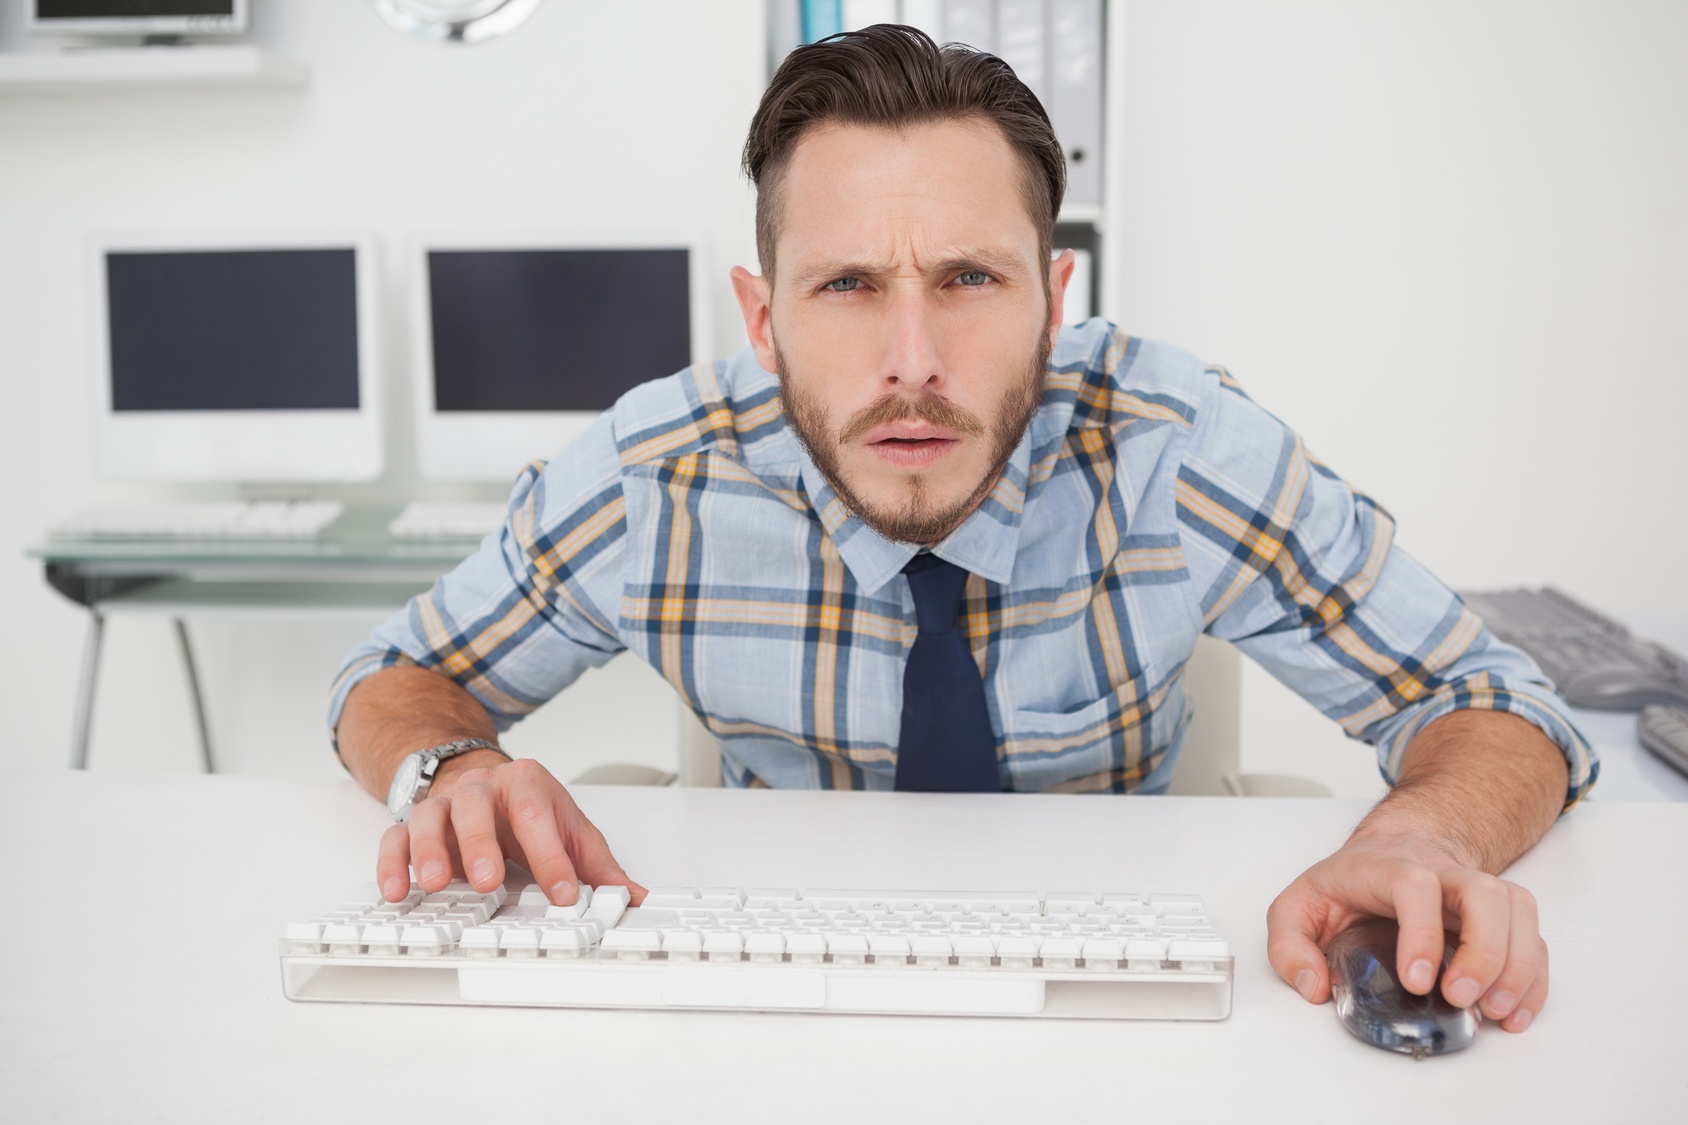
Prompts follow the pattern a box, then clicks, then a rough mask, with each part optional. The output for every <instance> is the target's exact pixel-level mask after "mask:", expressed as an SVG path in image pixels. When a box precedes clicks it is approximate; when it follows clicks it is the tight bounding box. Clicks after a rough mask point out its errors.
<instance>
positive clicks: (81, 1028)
mask: <svg viewBox="0 0 1688 1125" xmlns="http://www.w3.org/2000/svg"><path fill="white" fill-rule="evenodd" d="M8 793H9V795H10V797H11V800H9V801H8V802H7V806H8V807H7V811H6V815H5V816H4V817H0V854H4V855H5V856H6V857H7V860H8V863H9V864H10V866H11V870H12V872H13V874H12V876H11V878H10V879H9V880H8V883H9V886H10V888H11V892H12V893H11V898H12V901H13V908H12V919H13V920H12V923H11V925H9V926H8V927H7V928H6V931H5V932H6V937H5V939H4V945H3V947H0V953H3V957H0V1106H4V1107H5V1110H4V1112H3V1113H0V1116H4V1117H6V1118H8V1119H15V1120H32V1121H33V1120H49V1119H58V1120H76V1121H98V1120H113V1121H115V1120H133V1119H152V1118H157V1119H168V1120H172V1121H219V1122H221V1121H231V1120H257V1119H264V1120H276V1121H298V1120H329V1119H332V1120H354V1121H355V1120H359V1119H360V1118H359V1112H360V1111H366V1112H371V1113H380V1114H382V1115H383V1119H391V1120H401V1121H405V1122H410V1121H432V1120H451V1121H453V1122H459V1123H461V1122H473V1121H475V1120H477V1119H478V1116H479V1114H480V1113H481V1112H482V1111H483V1110H484V1108H485V1107H488V1106H493V1105H496V1106H498V1107H500V1108H501V1109H503V1110H505V1111H506V1112H510V1111H514V1112H516V1113H518V1114H520V1119H522V1120H537V1119H540V1118H538V1117H535V1116H534V1115H535V1114H539V1115H540V1117H543V1118H549V1117H558V1118H561V1117H563V1116H565V1115H566V1116H567V1117H569V1118H579V1119H584V1120H591V1119H593V1118H595V1117H596V1118H606V1119H607V1118H609V1117H610V1115H614V1118H613V1119H615V1120H638V1121H663V1120H676V1121H678V1120H732V1121H757V1120H783V1121H804V1122H808V1121H832V1120H836V1121H851V1122H854V1123H859V1122H860V1120H861V1118H862V1117H863V1115H864V1112H872V1113H873V1116H874V1117H878V1118H882V1119H889V1120H908V1119H917V1118H918V1119H922V1120H927V1121H933V1122H939V1121H942V1122H947V1121H976V1122H996V1121H1031V1120H1037V1119H1041V1118H1042V1117H1043V1116H1044V1115H1045V1113H1046V1111H1047V1109H1048V1107H1049V1106H1050V1105H1051V1104H1058V1105H1062V1106H1066V1107H1070V1108H1071V1109H1072V1110H1073V1111H1075V1112H1074V1116H1075V1117H1076V1118H1077V1119H1078V1120H1086V1121H1099V1120H1124V1119H1126V1118H1128V1117H1129V1118H1133V1119H1151V1118H1150V1116H1149V1115H1158V1116H1159V1118H1160V1119H1162V1120H1176V1121H1258V1120H1276V1119H1290V1118H1291V1117H1292V1116H1293V1119H1294V1120H1296V1121H1298V1122H1308V1121H1333V1122H1342V1123H1343V1125H1353V1123H1354V1122H1355V1121H1366V1122H1371V1121H1377V1122H1388V1121H1403V1122H1406V1121H1411V1122H1413V1123H1414V1125H1422V1122H1425V1121H1430V1120H1470V1121H1478V1120H1486V1121H1526V1120H1528V1121H1572V1120H1576V1121H1582V1122H1587V1121H1615V1120H1636V1121H1653V1120H1665V1119H1677V1120H1680V1114H1681V1111H1682V1107H1683V1105H1684V1104H1685V1100H1684V1080H1683V1077H1682V1068H1681V1058H1680V1054H1681V1052H1680V1047H1681V1044H1682V1031H1681V1015H1682V1013H1683V1012H1684V1011H1685V1010H1688V958H1685V957H1684V956H1683V954H1682V953H1681V952H1680V945H1681V940H1680V939H1681V935H1682V934H1683V933H1685V932H1688V806H1684V805H1678V804H1646V803H1623V804H1606V805H1601V804H1599V803H1589V804H1587V805H1584V806H1582V807H1580V808H1578V809H1577V810H1576V811H1575V812H1574V813H1572V814H1571V816H1569V817H1568V818H1566V820H1564V821H1563V822H1561V823H1560V824H1559V825H1558V826H1557V827H1555V829H1554V830H1553V832H1552V833H1551V834H1550V835H1549V836H1548V838H1547V839H1546V840H1545V841H1544V842H1543V844H1542V845H1541V846H1540V847H1539V848H1537V849H1536V851H1535V852H1533V853H1532V854H1530V855H1529V856H1527V857H1525V859H1524V860H1523V861H1522V862H1520V863H1519V864H1518V865H1517V868H1516V869H1515V871H1514V876H1515V877H1516V878H1517V879H1519V880H1520V881H1521V882H1523V883H1525V884H1526V885H1527V886H1529V887H1530V888H1531V889H1532V890H1533V891H1535V893H1536V894H1537V896H1538V897H1539V899H1540V902H1541V911H1542V919H1543V930H1544V932H1545V933H1546V935H1547V938H1548V941H1549V943H1550V945H1551V947H1552V949H1553V953H1554V964H1553V973H1554V986H1553V996H1552V998H1551V1000H1550V1002H1549V1004H1548V1006H1547V1008H1546V1010H1545V1012H1544V1013H1543V1014H1542V1017H1541V1018H1540V1019H1539V1020H1538V1021H1537V1023H1536V1025H1535V1027H1534V1028H1532V1029H1531V1030H1530V1031H1529V1032H1528V1033H1526V1034H1525V1035H1522V1036H1510V1035H1507V1034H1506V1033H1504V1032H1501V1031H1498V1030H1496V1029H1493V1028H1485V1029H1484V1031H1483V1033H1482V1035H1481V1037H1480V1038H1479V1040H1478V1042H1477V1043H1476V1044H1475V1045H1473V1046H1472V1047H1471V1048H1470V1049H1469V1050H1467V1051H1465V1052H1464V1053H1462V1054H1459V1055H1453V1056H1448V1057H1446V1058H1441V1059H1433V1060H1429V1061H1425V1062H1414V1061H1413V1060H1411V1059H1410V1058H1407V1057H1405V1056H1396V1055H1390V1054H1386V1053H1384V1052H1382V1051H1378V1050H1376V1049H1374V1048H1371V1047H1368V1046H1365V1045H1363V1044H1361V1043H1359V1042H1358V1041H1356V1040H1354V1039H1352V1038H1350V1037H1349V1036H1348V1034H1347V1033H1346V1032H1344V1031H1343V1030H1342V1029H1341V1028H1340V1027H1339V1026H1338V1024H1337V1021H1336V1018H1335V1016H1334V1015H1333V1014H1332V1012H1331V1010H1330V1008H1329V1007H1328V1006H1327V1007H1325V1008H1318V1009H1316V1008H1312V1007H1309V1006H1308V1005H1307V1004H1306V1003H1304V1002H1303V1001H1302V1000H1301V999H1300V998H1299V997H1297V996H1296V995H1295V994H1294V993H1293V992H1292V991H1291V990H1290V989H1289V988H1288V987H1286V986H1284V985H1282V984H1281V983H1280V982H1279V981H1278V980H1277V978H1276V977H1275V976H1274V975H1273V974H1272V971H1271V968H1270V966H1269V965H1268V964H1267V962H1266V956H1265V936H1266V935H1265V923H1264V915H1265V910H1266V906H1267V904H1268V903H1269V902H1270V901H1271V899H1272V898H1273V897H1274V896H1275V895H1276V894H1277V892H1278V891H1279V890H1280V889H1281V888H1282V887H1283V885H1284V884H1286V883H1287V882H1289V880H1290V879H1291V878H1293V877H1294V876H1295V875H1296V874H1297V873H1299V872H1300V871H1301V870H1302V869H1303V868H1304V867H1306V866H1307V865H1308V864H1311V863H1312V862H1314V861H1315V860H1317V859H1318V858H1320V857H1321V856H1323V855H1324V854H1326V853H1327V852H1328V851H1330V850H1331V849H1332V848H1334V847H1335V846H1336V845H1337V844H1339V843H1340V842H1341V840H1342V838H1343V836H1344V834H1345V832H1346V831H1347V829H1348V828H1349V827H1350V826H1351V825H1352V824H1353V822H1354V821H1355V820H1356V819H1357V818H1358V817H1359V816H1360V815H1361V813H1362V812H1363V811H1364V809H1363V806H1362V805H1361V804H1360V803H1357V802H1342V801H1322V800H1268V799H1257V800H1237V799H1224V798H1176V797H1148V798H1136V797H1043V796H1012V795H1011V796H1000V797H998V796H989V797H973V796H926V795H910V794H870V793H788V792H773V793H770V792H745V791H725V790H702V789H695V790H653V789H643V790H636V789H588V788H582V789H580V790H579V791H578V793H579V796H580V800H581V803H582V805H583V806H584V807H585V808H586V809H587V811H588V812H589V813H590V814H591V815H592V816H593V817H594V819H595V820H596V821H597V823H598V824H599V825H600V826H601V827H602V828H603V829H604V831H605V832H606V834H607V835H608V837H609V839H610V841H611V843H612V845H613V846H614V847H615V849H616V852H617V854H618V856H619V857H620V858H621V860H622V861H623V862H624V863H625V864H626V866H627V869H628V870H629V871H630V872H632V873H633V874H634V876H635V877H636V878H639V879H641V880H643V881H644V882H646V883H647V884H653V883H677V884H692V885H697V884H710V883H715V884H739V885H744V884H762V885H771V886H779V885H794V886H801V885H805V884H806V885H831V886H850V885H858V886H898V885H902V886H955V887H969V886H975V887H977V886H985V885H990V886H993V887H1010V888H1012V887H1015V886H1023V887H1028V888H1042V889H1058V888H1091V887H1097V888H1101V887H1106V888H1127V889H1143V890H1184V891H1197V892H1200V893H1203V894H1205V895H1206V896H1207V901H1208V905H1209V909H1210V911H1211V914H1212V916H1213V918H1214V920H1215V922H1216V923H1217V925H1218V926H1219V927H1220V928H1221V930H1222V932H1224V933H1225V934H1227V935H1228V936H1229V937H1230V939H1231V942H1232V945H1233V948H1234V949H1235V950H1236V953H1237V969H1236V995H1235V1008H1234V1014H1233V1015H1232V1017H1231V1018H1230V1019H1229V1020H1227V1021H1225V1022H1222V1023H1202V1024H1196V1023H1191V1024H1180V1023H1114V1024H1095V1023H1081V1022H1062V1021H1024V1022H1022V1021H1014V1020H984V1019H976V1020H968V1019H935V1018H889V1017H864V1016H837V1017H829V1016H812V1015H788V1014H778V1015H754V1014H737V1013H721V1014H716V1013H705V1014H694V1013H666V1012H631V1011H621V1012H592V1011H565V1010H542V1009H532V1010H523V1009H494V1008H401V1007H380V1006H368V1007H362V1006H354V1005H338V1004H292V1003H289V1002H288V1001H286V1000H284V999H283V998H282V995H281V985H280V974H279V970H278V967H277V938H278V936H279V934H280V932H281V928H282V926H283V924H284V923H286V922H287V921H289V920H295V919H299V918H304V917H308V916H310V915H311V914H314V913H316V912H318V911H320V910H322V909H326V908H328V907H329V906H331V905H334V904H335V903H336V902H337V901H338V900H339V899H340V898H341V896H342V895H343V894H344V893H345V892H346V891H348V890H350V889H351V888H353V887H355V886H357V885H359V884H361V883H362V882H364V881H366V880H368V879H369V878H371V874H370V873H371V869H372V866H373V861H374V854H375V841H376V837H377V835H378V834H379V833H380V831H381V829H382V828H383V826H384V822H385V816H384V812H383V810H382V809H381V808H380V806H379V805H377V804H376V803H375V802H374V801H372V800H370V799H368V798H367V797H365V796H363V795H362V794H361V793H359V792H358V791H357V790H356V789H355V788H354V787H353V785H352V784H351V782H349V781H346V782H307V781H279V780H271V779H256V778H238V777H151V776H116V775H110V774H99V773H94V774H88V773H65V774H41V775H26V776H14V777H12V778H10V779H9V786H8ZM190 889H192V890H195V891H197V893H200V894H202V895H203V896H204V898H205V909H206V912H207V918H206V920H204V921H202V922H198V923H193V924H190V923H188V922H186V921H182V920H179V919H176V918H175V917H174V916H173V915H172V914H171V913H170V912H169V911H167V910H166V909H164V907H163V906H162V905H161V903H162V901H163V898H164V893H165V892H166V891H177V892H180V891H187V890H190ZM30 919H34V921H30ZM196 927H197V930H196ZM120 929H121V931H123V933H122V935H121V936H120V935H119V933H118V931H119V930H120ZM1617 933H1621V934H1624V935H1628V937H1627V938H1626V939H1614V938H1613V937H1611V936H1609V935H1612V934H1617ZM1614 940H1627V941H1628V942H1630V943H1632V944H1631V945H1630V947H1629V949H1614V946H1613V942H1614ZM864 1106H866V1107H871V1109H869V1110H864ZM618 1107H619V1108H618Z"/></svg>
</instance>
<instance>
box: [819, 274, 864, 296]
mask: <svg viewBox="0 0 1688 1125" xmlns="http://www.w3.org/2000/svg"><path fill="white" fill-rule="evenodd" d="M861 284H862V279H861V278H859V277H840V278H837V279H835V280H833V281H829V282H827V283H826V287H827V288H828V289H830V290H832V291H833V292H834V293H853V292H855V291H856V290H857V289H859V288H861Z"/></svg>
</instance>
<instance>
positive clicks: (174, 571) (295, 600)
mask: <svg viewBox="0 0 1688 1125" xmlns="http://www.w3.org/2000/svg"><path fill="white" fill-rule="evenodd" d="M396 511H397V507H396V506H395V505H385V506H367V507H349V508H348V509H347V511H346V514H345V515H343V516H342V517H341V518H340V519H339V520H337V521H335V523H334V524H332V525H331V526H330V527H329V528H327V529H326V530H325V531H324V532H323V533H322V534H321V535H320V536H318V537H317V538H315V539H310V540H267V541H266V540H227V541H223V540H187V539H154V540H110V539H103V540H102V539H70V538H52V539H49V540H47V541H46V542H44V543H42V544H41V545H39V546H36V547H34V548H31V549H30V551H29V555H30V556H31V557H32V558H35V559H38V560H40V561H41V563H42V567H43V571H44V573H45V576H46V579H47V582H48V584H49V585H51V586H52V587H53V588H54V589H55V590H57V591H58V592H59V593H61V594H63V595H64V596H65V597H67V598H69V599H70V600H71V601H73V602H75V603H77V604H78V605H81V606H83V607H85V608H86V609H87V610H88V628H87V632H86V634H85V636H84V640H83V648H82V670H81V676H80V679H79V681H78V684H77V690H76V712H75V718H74V721H73V725H72V732H71V751H70V766H71V768H72V769H84V768H86V767H87V764H88V743H89V739H90V735H91V733H92V728H93V711H94V700H95V696H96V694H97V687H98V682H99V662H100V652H101V649H102V646H103V642H104V637H105V623H106V618H107V617H108V616H110V615H111V614H114V613H131V614H151V615H154V616H161V617H167V618H169V619H170V621H171V622H172V624H173V627H174V632H175V636H176V646H177V650H178V653H179V655H180V657H181V660H182V667H183V671H184V673H185V674H186V676H187V683H188V694H189V697H190V702H191V704H192V707H193V712H194V719H195V723H196V726H197V730H198V735H199V749H200V756H201V761H202V764H203V765H204V768H205V771H206V772H207V773H211V772H214V770H215V759H214V756H213V754H212V744H211V733H210V726H209V723H208V721H207V716H206V712H205V703H204V693H203V692H202V691H201V690H200V681H199V670H198V667H197V665H196V662H195V660H194V655H193V645H192V641H191V638H190V636H189V633H188V628H187V618H188V617H190V616H192V617H204V616H229V617H248V618H249V617H283V616H285V617H288V618H294V617H298V616H299V615H301V614H303V615H308V616H312V617H316V618H334V617H346V616H353V617H357V618H359V619H362V618H367V617H368V616H369V615H370V614H372V613H374V614H380V613H387V612H391V611H393V610H397V609H398V608H400V607H401V606H403V605H404V603H405V602H406V601H407V600H409V599H410V598H411V597H412V596H413V595H415V594H417V593H420V592H421V591H423V590H426V589H427V588H428V587H429V586H430V585H431V584H432V583H433V581H434V579H436V578H438V577H439V576H440V575H441V574H443V573H444V572H445V571H447V570H449V569H450V568H451V567H452V566H454V565H456V564H457V562H458V561H460V560H461V559H462V558H464V557H465V556H467V555H468V554H469V553H470V552H471V551H473V550H474V546H475V545H474V544H473V543H470V542H453V541H425V542H414V541H412V542H406V541H402V540H397V539H394V538H393V537H392V536H391V535H390V534H388V532H387V523H388V521H389V520H391V519H392V517H393V515H394V514H395V512H396Z"/></svg>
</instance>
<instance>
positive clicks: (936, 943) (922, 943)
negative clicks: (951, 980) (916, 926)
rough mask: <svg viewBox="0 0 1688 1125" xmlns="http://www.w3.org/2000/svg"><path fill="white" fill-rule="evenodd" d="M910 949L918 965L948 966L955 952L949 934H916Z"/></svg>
mask: <svg viewBox="0 0 1688 1125" xmlns="http://www.w3.org/2000/svg"><path fill="white" fill-rule="evenodd" d="M909 948H910V952H912V953H913V954H914V963H915V964H917V965H928V964H938V965H942V964H948V963H949V959H950V955H951V954H952V953H954V952H955V947H954V946H952V945H951V944H950V939H949V935H948V934H916V935H915V938H914V940H913V941H912V942H910V943H909Z"/></svg>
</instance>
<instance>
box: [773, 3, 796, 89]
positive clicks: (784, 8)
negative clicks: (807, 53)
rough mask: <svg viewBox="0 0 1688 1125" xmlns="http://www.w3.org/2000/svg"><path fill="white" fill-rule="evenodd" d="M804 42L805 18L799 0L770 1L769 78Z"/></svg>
mask: <svg viewBox="0 0 1688 1125" xmlns="http://www.w3.org/2000/svg"><path fill="white" fill-rule="evenodd" d="M802 42H803V18H802V14H801V12H800V5H799V3H798V0H768V77H769V78H772V77H773V76H774V71H776V70H778V69H779V68H780V63H782V62H784V61H785V56H787V55H789V54H791V52H792V51H794V50H796V49H797V47H798V46H799V45H801V44H802Z"/></svg>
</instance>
